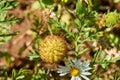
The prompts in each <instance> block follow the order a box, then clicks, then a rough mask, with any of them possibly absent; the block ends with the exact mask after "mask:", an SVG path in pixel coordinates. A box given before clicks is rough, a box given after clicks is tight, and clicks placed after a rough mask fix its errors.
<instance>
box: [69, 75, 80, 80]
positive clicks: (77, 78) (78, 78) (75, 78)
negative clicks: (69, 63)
mask: <svg viewBox="0 0 120 80" xmlns="http://www.w3.org/2000/svg"><path fill="white" fill-rule="evenodd" d="M71 80H81V79H80V77H79V76H76V77H74V76H72V78H71Z"/></svg>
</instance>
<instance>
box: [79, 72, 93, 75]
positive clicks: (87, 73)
mask: <svg viewBox="0 0 120 80" xmlns="http://www.w3.org/2000/svg"><path fill="white" fill-rule="evenodd" d="M81 74H82V75H91V73H90V72H82V73H81Z"/></svg>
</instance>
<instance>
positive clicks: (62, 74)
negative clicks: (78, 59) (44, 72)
mask: <svg viewBox="0 0 120 80" xmlns="http://www.w3.org/2000/svg"><path fill="white" fill-rule="evenodd" d="M66 74H67V73H61V74H59V75H60V76H64V75H66Z"/></svg>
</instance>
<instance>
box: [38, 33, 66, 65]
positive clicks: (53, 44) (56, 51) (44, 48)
mask: <svg viewBox="0 0 120 80" xmlns="http://www.w3.org/2000/svg"><path fill="white" fill-rule="evenodd" d="M66 51H67V48H66V43H65V41H64V40H63V39H62V38H61V37H59V36H55V35H53V36H47V37H46V38H45V39H44V40H43V41H42V42H41V44H40V48H39V53H40V57H41V59H42V60H43V61H45V62H49V63H58V62H60V61H61V60H62V59H63V57H64V56H65V54H66Z"/></svg>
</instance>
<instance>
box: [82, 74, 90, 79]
mask: <svg viewBox="0 0 120 80" xmlns="http://www.w3.org/2000/svg"><path fill="white" fill-rule="evenodd" d="M80 76H81V77H82V78H84V79H85V80H90V79H89V78H88V77H86V76H84V75H80Z"/></svg>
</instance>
